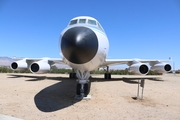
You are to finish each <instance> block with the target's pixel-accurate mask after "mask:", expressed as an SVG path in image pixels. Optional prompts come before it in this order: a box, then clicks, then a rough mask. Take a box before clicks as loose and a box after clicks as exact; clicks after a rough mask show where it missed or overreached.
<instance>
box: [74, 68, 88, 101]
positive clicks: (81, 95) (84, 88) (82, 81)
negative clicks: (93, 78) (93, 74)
mask: <svg viewBox="0 0 180 120" xmlns="http://www.w3.org/2000/svg"><path fill="white" fill-rule="evenodd" d="M76 77H77V78H78V79H77V82H78V84H77V87H76V94H77V95H76V97H75V98H76V99H90V97H91V96H90V95H88V94H89V92H90V87H91V82H90V81H89V77H90V73H89V72H88V71H80V70H77V71H76Z"/></svg>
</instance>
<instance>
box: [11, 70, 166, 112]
mask: <svg viewBox="0 0 180 120" xmlns="http://www.w3.org/2000/svg"><path fill="white" fill-rule="evenodd" d="M9 76H10V78H19V77H25V78H28V80H26V81H39V80H45V79H48V80H57V81H59V82H58V83H56V84H53V85H51V86H49V87H46V88H44V89H42V90H41V91H40V92H38V93H37V94H36V95H35V97H34V103H35V105H36V107H37V108H38V109H39V110H40V111H42V112H53V111H57V110H61V109H63V108H66V107H69V106H71V105H74V104H76V103H77V102H79V101H81V100H77V99H74V97H75V95H76V84H77V83H76V80H75V79H70V78H68V77H47V76H36V75H16V74H10V75H9ZM29 78H32V79H29ZM148 79H149V80H153V81H163V80H158V79H155V78H148ZM90 80H91V82H110V81H123V82H126V83H130V84H137V83H138V82H137V81H134V80H138V78H112V79H109V80H106V79H103V78H93V77H91V78H90Z"/></svg>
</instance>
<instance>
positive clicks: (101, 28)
mask: <svg viewBox="0 0 180 120" xmlns="http://www.w3.org/2000/svg"><path fill="white" fill-rule="evenodd" d="M98 27H99V28H100V29H101V30H102V31H104V30H103V28H102V27H101V25H100V24H99V23H98Z"/></svg>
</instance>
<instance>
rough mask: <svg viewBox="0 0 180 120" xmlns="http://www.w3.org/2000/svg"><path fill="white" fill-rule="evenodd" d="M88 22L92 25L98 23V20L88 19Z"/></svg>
mask: <svg viewBox="0 0 180 120" xmlns="http://www.w3.org/2000/svg"><path fill="white" fill-rule="evenodd" d="M88 23H89V24H91V25H96V21H95V20H88Z"/></svg>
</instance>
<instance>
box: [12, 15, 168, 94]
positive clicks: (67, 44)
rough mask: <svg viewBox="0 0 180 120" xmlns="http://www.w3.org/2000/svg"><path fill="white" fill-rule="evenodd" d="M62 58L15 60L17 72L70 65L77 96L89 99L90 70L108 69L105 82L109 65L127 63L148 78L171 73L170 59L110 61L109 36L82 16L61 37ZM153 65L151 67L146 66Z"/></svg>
mask: <svg viewBox="0 0 180 120" xmlns="http://www.w3.org/2000/svg"><path fill="white" fill-rule="evenodd" d="M59 46H60V55H61V56H62V59H61V58H58V59H55V58H24V59H19V60H17V61H14V62H13V63H12V64H11V65H10V66H11V68H12V69H13V70H25V69H30V71H31V72H32V73H47V72H49V71H50V69H51V66H52V65H53V64H55V63H58V64H67V65H69V66H70V67H71V68H73V69H74V72H72V73H70V78H75V77H77V79H78V80H77V81H78V83H77V90H76V92H77V95H79V96H81V97H86V96H87V95H88V94H89V91H90V81H89V77H90V71H92V70H95V69H97V68H100V67H107V72H106V73H105V75H104V77H105V79H111V74H110V73H109V66H111V65H117V64H127V65H128V66H129V71H130V72H133V73H134V74H137V75H146V74H147V73H148V72H149V70H153V71H157V72H160V73H165V72H169V71H171V65H170V64H168V63H165V62H169V60H149V59H106V57H107V55H108V50H109V41H108V38H107V35H106V33H105V31H104V29H103V28H102V26H101V25H100V23H99V22H98V21H97V20H96V19H95V18H92V17H89V16H79V17H75V18H73V19H71V20H70V22H69V24H68V26H67V27H66V28H65V29H64V30H63V31H62V33H61V35H60V38H59ZM146 63H149V65H150V66H151V68H149V67H148V65H146Z"/></svg>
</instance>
